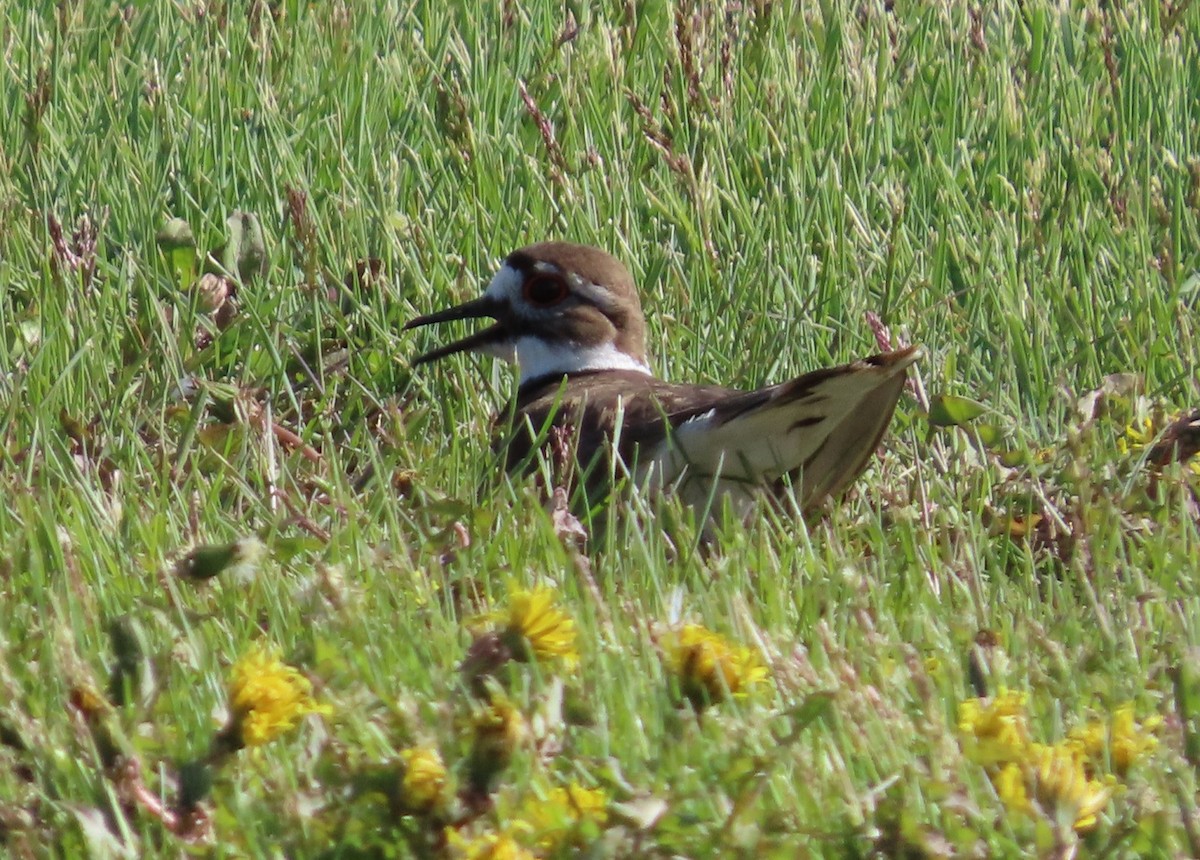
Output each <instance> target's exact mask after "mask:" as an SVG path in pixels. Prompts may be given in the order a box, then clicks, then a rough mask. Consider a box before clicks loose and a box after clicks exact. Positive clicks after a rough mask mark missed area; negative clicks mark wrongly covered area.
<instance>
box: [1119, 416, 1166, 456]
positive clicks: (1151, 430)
mask: <svg viewBox="0 0 1200 860" xmlns="http://www.w3.org/2000/svg"><path fill="white" fill-rule="evenodd" d="M1156 435H1157V431H1156V430H1155V427H1154V419H1152V418H1149V417H1146V418H1142V419H1141V420H1138V419H1134V421H1133V423H1131V424H1129V425H1128V426H1127V427H1126V428H1125V432H1124V433H1123V434H1122V435H1121V436H1119V437H1118V438H1117V450H1118V451H1120V452H1121V453H1122V454H1128V453H1130V452H1132V451H1140V450H1141V449H1142V448H1145V447H1146V446H1147V445H1149V444H1150V443H1151V442H1153V441H1154V437H1155V436H1156Z"/></svg>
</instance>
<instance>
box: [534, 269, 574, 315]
mask: <svg viewBox="0 0 1200 860" xmlns="http://www.w3.org/2000/svg"><path fill="white" fill-rule="evenodd" d="M524 294H525V301H527V302H529V303H530V304H531V305H533V306H534V307H539V308H548V307H551V306H553V305H556V304H558V303H559V302H561V301H562V300H563V299H565V298H566V297H567V282H566V281H564V280H563V279H562V278H559V277H556V276H554V275H534V276H532V277H530V278H529V279H528V280H527V281H525V289H524Z"/></svg>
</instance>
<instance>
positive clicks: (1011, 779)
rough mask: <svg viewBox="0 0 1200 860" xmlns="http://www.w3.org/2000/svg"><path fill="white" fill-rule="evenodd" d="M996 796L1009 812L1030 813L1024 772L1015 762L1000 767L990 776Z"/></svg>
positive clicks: (1030, 807) (1030, 808) (1031, 808)
mask: <svg viewBox="0 0 1200 860" xmlns="http://www.w3.org/2000/svg"><path fill="white" fill-rule="evenodd" d="M991 780H992V787H993V788H994V789H996V795H997V796H998V797H999V798H1000V800H1001V801H1003V802H1004V805H1005V806H1006V807H1008V809H1009V810H1010V811H1011V812H1021V813H1030V812H1032V811H1033V807H1032V806H1030V805H1029V795H1028V794H1027V793H1026V792H1025V771H1024V770H1023V769H1022V768H1021V765H1019V764H1017V763H1016V762H1015V761H1010V762H1008V763H1007V764H1003V765H1000V766H999V768H998V769H997V770H996V771H995V772H994V773H992V774H991Z"/></svg>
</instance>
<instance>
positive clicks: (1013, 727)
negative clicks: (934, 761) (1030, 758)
mask: <svg viewBox="0 0 1200 860" xmlns="http://www.w3.org/2000/svg"><path fill="white" fill-rule="evenodd" d="M1025 700H1026V697H1025V694H1024V693H1017V692H1013V691H1010V690H1003V689H1002V690H1001V691H1000V692H999V694H998V695H996V696H995V698H993V699H992V700H991V701H990V702H985V700H983V699H967V700H966V701H964V702H960V703H959V706H958V731H959V735H960V737H961V743H962V747H963V752H964V753H965V754H966V756H967V758H969V759H971V761H973V762H975V763H977V764H982V765H992V764H1003V763H1005V762H1013V761H1018V760H1020V759H1021V758H1022V757H1023V756H1024V754H1025V751H1026V749H1027V748H1028V746H1029V744H1030V737H1029V723H1028V720H1027V718H1026V716H1025Z"/></svg>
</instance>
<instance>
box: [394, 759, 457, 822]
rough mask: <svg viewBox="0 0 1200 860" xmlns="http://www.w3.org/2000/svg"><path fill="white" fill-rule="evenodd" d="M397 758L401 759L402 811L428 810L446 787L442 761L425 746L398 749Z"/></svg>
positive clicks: (439, 798)
mask: <svg viewBox="0 0 1200 860" xmlns="http://www.w3.org/2000/svg"><path fill="white" fill-rule="evenodd" d="M400 758H401V760H402V761H403V762H404V777H403V778H402V779H401V780H400V802H401V803H402V804H403V807H404V809H405V810H406V811H409V812H414V813H424V812H429V811H430V810H432V809H434V808H435V807H436V806H438V804H439V803H440V802H441V800H442V796H443V793H444V792H445V790H446V765H445V764H444V763H443V762H442V757H441V755H439V754H438V751H437V750H435V749H431V748H429V747H414V748H413V749H407V750H404V751H403V752H402V753H400Z"/></svg>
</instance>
